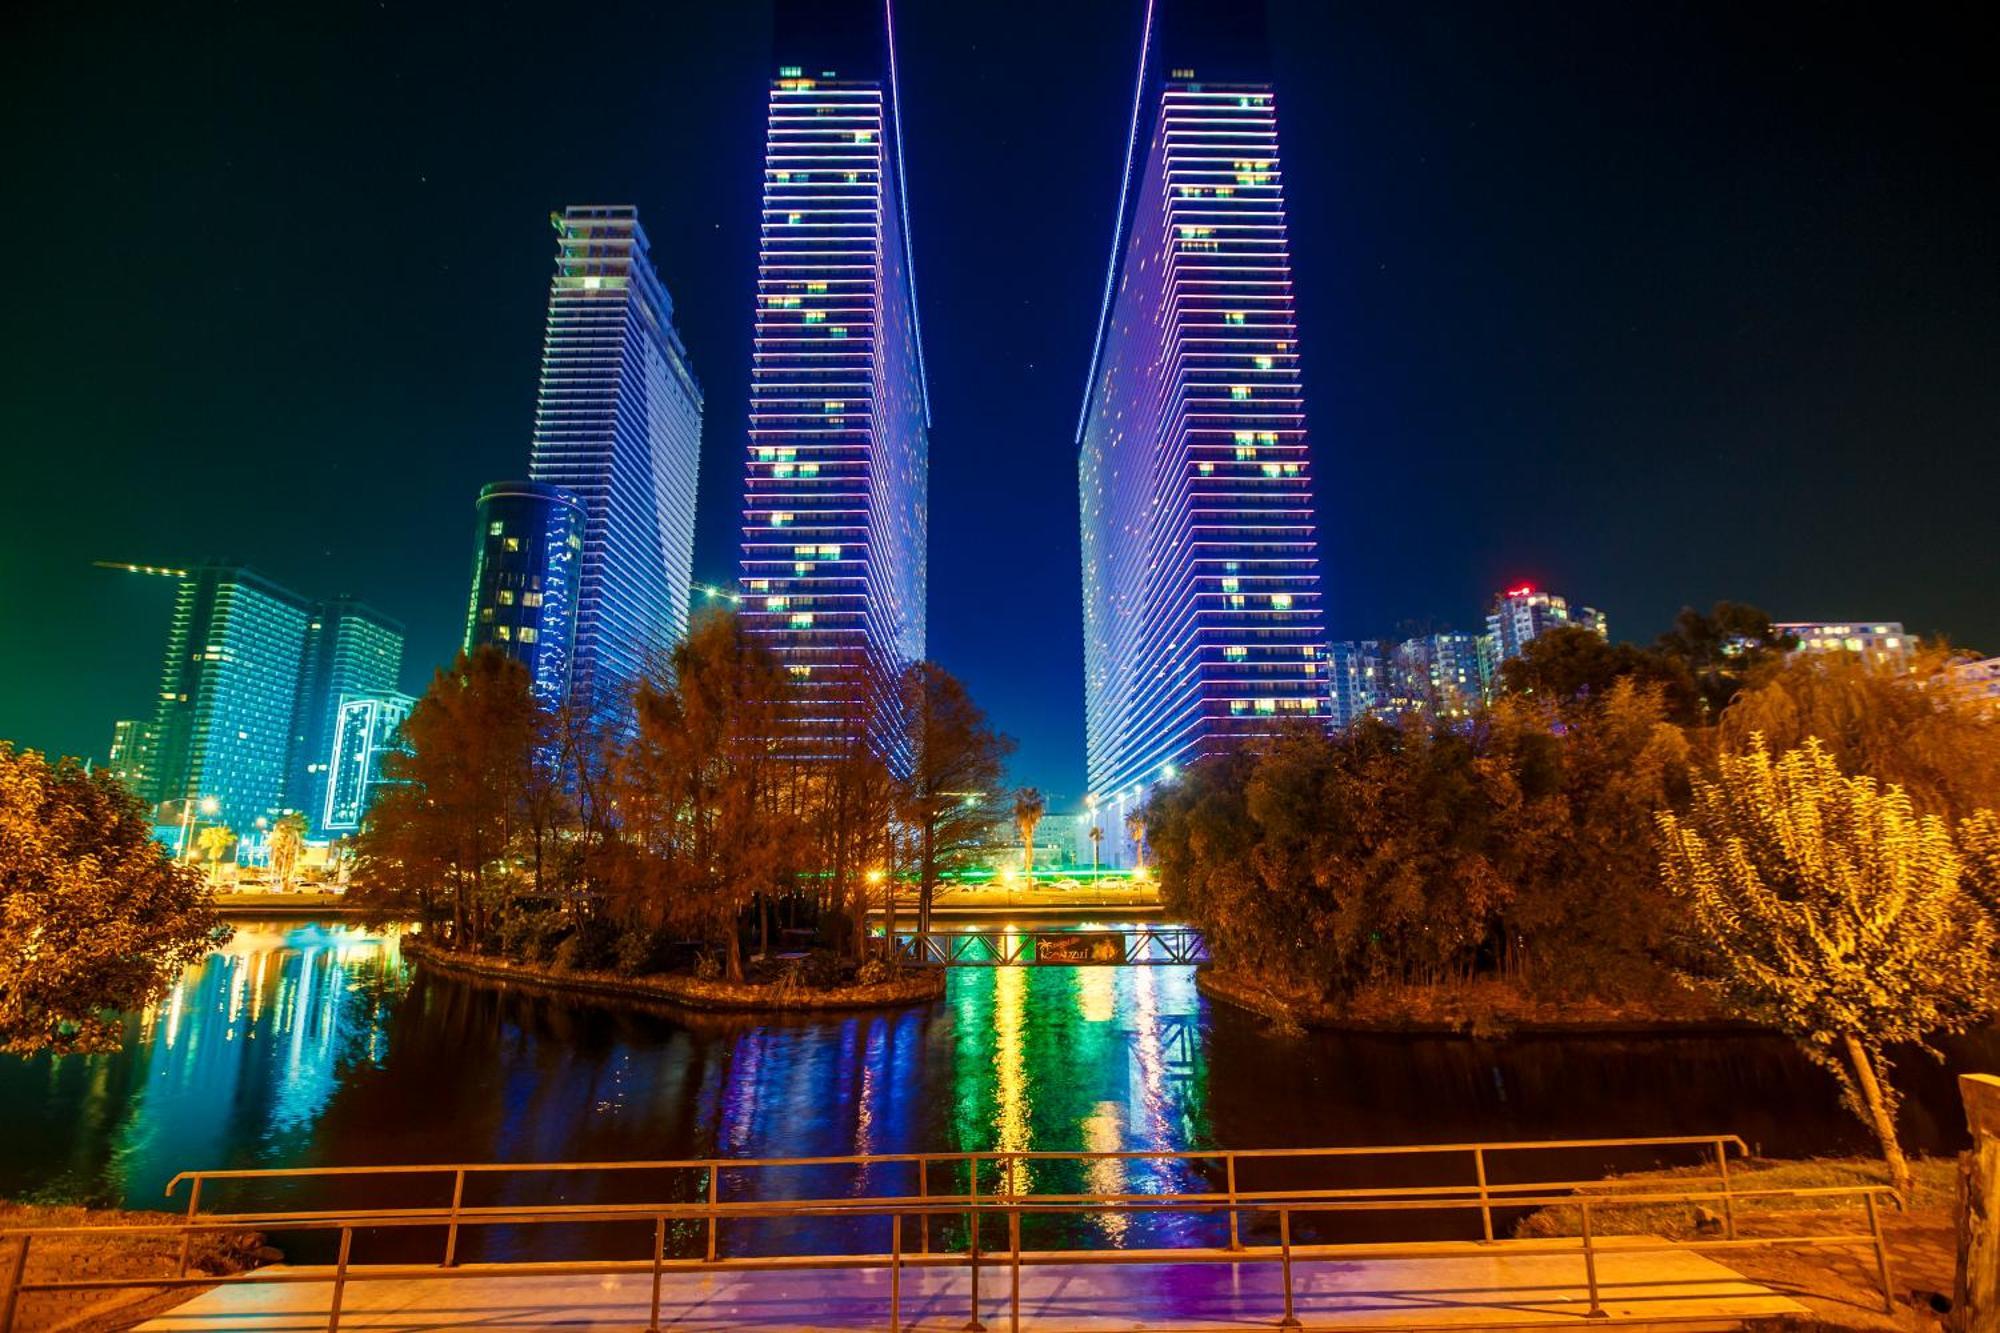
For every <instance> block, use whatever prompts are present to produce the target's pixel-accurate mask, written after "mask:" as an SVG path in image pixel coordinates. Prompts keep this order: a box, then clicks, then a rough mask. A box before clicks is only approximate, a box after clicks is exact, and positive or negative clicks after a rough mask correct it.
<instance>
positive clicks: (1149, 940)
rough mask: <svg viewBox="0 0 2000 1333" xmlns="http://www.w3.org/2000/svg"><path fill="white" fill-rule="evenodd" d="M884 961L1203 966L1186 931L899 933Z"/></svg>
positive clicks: (1202, 947) (1203, 951)
mask: <svg viewBox="0 0 2000 1333" xmlns="http://www.w3.org/2000/svg"><path fill="white" fill-rule="evenodd" d="M888 942H889V953H890V956H891V957H892V958H893V959H894V960H895V961H896V962H898V963H901V964H903V965H904V966H906V967H1037V966H1039V967H1146V966H1153V967H1178V966H1186V965H1190V964H1194V963H1205V962H1207V961H1208V945H1207V943H1206V942H1205V941H1204V940H1203V939H1202V937H1201V932H1200V931H1199V930H1196V929H1194V928H1193V927H1192V926H1153V925H1133V926H1119V927H1108V926H1107V927H1101V928H1091V929H1085V930H1070V929H1049V930H1034V929H1027V930H1015V929H997V930H985V929H982V930H929V931H914V930H899V931H897V932H895V934H894V935H893V936H891V937H889V941H888Z"/></svg>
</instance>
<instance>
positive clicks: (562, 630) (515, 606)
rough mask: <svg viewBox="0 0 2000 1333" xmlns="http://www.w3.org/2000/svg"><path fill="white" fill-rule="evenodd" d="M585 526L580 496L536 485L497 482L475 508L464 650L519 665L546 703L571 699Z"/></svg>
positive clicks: (519, 482)
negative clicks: (495, 652)
mask: <svg viewBox="0 0 2000 1333" xmlns="http://www.w3.org/2000/svg"><path fill="white" fill-rule="evenodd" d="M587 524H588V516H587V514H586V513H585V510H584V507H583V502H582V501H580V500H578V499H577V497H575V496H574V495H571V494H570V493H569V492H568V491H566V490H564V489H563V488H562V487H560V486H550V485H547V484H545V483H542V482H533V481H496V482H494V483H492V484H491V485H489V486H487V487H485V488H484V489H482V490H481V491H480V492H479V501H478V504H477V506H476V507H475V522H474V530H473V545H472V596H471V600H470V603H469V605H468V606H467V608H466V615H465V651H466V652H468V653H474V652H477V651H479V650H480V649H481V648H489V647H490V648H497V649H499V650H500V651H501V652H503V653H505V654H507V655H508V656H509V657H512V658H514V659H515V660H516V661H518V662H520V663H521V664H522V665H523V666H525V667H527V668H528V674H529V676H530V677H531V678H532V680H533V682H534V691H535V697H536V698H538V699H539V700H541V702H542V703H543V704H544V705H545V706H547V707H549V708H555V707H558V706H560V705H562V704H563V703H564V702H565V701H567V700H568V698H569V697H570V680H571V671H570V664H571V661H572V659H573V655H574V651H575V641H576V609H577V596H578V589H579V567H580V564H581V562H582V559H583V551H584V533H585V530H586V527H587ZM682 614H683V616H685V614H686V613H685V611H683V613H682Z"/></svg>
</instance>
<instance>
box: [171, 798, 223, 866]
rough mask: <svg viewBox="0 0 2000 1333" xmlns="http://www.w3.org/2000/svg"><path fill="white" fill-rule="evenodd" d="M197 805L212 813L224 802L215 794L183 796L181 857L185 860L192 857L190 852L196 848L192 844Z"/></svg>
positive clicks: (209, 813)
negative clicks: (197, 797)
mask: <svg viewBox="0 0 2000 1333" xmlns="http://www.w3.org/2000/svg"><path fill="white" fill-rule="evenodd" d="M197 805H199V806H200V807H201V812H202V813H203V814H205V815H212V814H214V813H215V812H216V811H217V810H220V809H221V808H222V802H220V801H218V800H216V799H215V798H214V797H213V796H203V797H201V798H200V799H199V800H197V799H196V798H194V797H192V796H188V797H183V798H182V800H181V856H180V859H181V860H183V861H186V860H188V859H190V858H189V856H188V853H190V852H192V851H193V850H194V847H193V845H192V844H193V841H194V808H195V806H197Z"/></svg>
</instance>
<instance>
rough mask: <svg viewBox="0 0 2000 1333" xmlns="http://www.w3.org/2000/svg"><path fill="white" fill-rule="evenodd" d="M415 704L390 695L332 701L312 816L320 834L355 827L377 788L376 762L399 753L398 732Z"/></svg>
mask: <svg viewBox="0 0 2000 1333" xmlns="http://www.w3.org/2000/svg"><path fill="white" fill-rule="evenodd" d="M416 702H417V701H416V700H415V699H414V698H412V697H411V696H410V695H407V694H402V693H400V692H397V691H394V690H389V691H384V692H382V693H379V694H360V695H343V696H342V697H341V698H340V699H338V700H337V701H335V704H334V711H333V716H334V724H333V740H332V748H331V749H330V750H329V752H328V759H327V770H326V784H325V786H326V799H325V801H324V802H323V803H322V805H321V806H320V808H319V810H318V811H317V812H316V822H317V824H318V825H319V828H320V829H321V831H323V832H324V833H326V834H328V835H329V836H332V837H341V836H344V835H346V834H349V833H352V832H354V831H355V830H356V829H358V828H360V827H361V821H362V819H363V818H364V817H366V815H367V814H368V807H369V806H371V805H373V804H374V803H375V793H376V791H377V789H378V788H380V787H381V785H382V782H383V777H382V760H383V758H384V756H386V755H387V754H389V753H390V752H391V751H392V750H395V749H397V748H399V746H400V743H401V742H400V737H399V734H398V731H399V728H401V726H402V725H403V719H404V718H406V717H408V716H409V715H410V709H411V708H413V707H415V706H416Z"/></svg>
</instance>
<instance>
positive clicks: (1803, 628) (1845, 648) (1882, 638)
mask: <svg viewBox="0 0 2000 1333" xmlns="http://www.w3.org/2000/svg"><path fill="white" fill-rule="evenodd" d="M1771 629H1772V630H1773V631H1774V632H1776V633H1777V634H1778V635H1780V636H1785V637H1790V638H1792V639H1795V640H1797V641H1798V647H1796V648H1794V649H1793V650H1792V651H1794V652H1798V653H1853V654H1854V655H1855V656H1856V657H1858V658H1860V659H1861V660H1862V661H1864V662H1866V663H1867V664H1868V665H1870V666H1879V667H1886V668H1888V669H1889V670H1892V671H1901V670H1904V669H1905V668H1907V667H1908V666H1909V664H1910V649H1911V647H1912V644H1911V642H1910V636H1909V634H1907V633H1906V632H1905V631H1904V629H1903V622H1902V621H1900V620H1887V621H1884V620H1875V621H1857V620H1787V621H1783V622H1781V623H1773V624H1772V626H1771Z"/></svg>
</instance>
